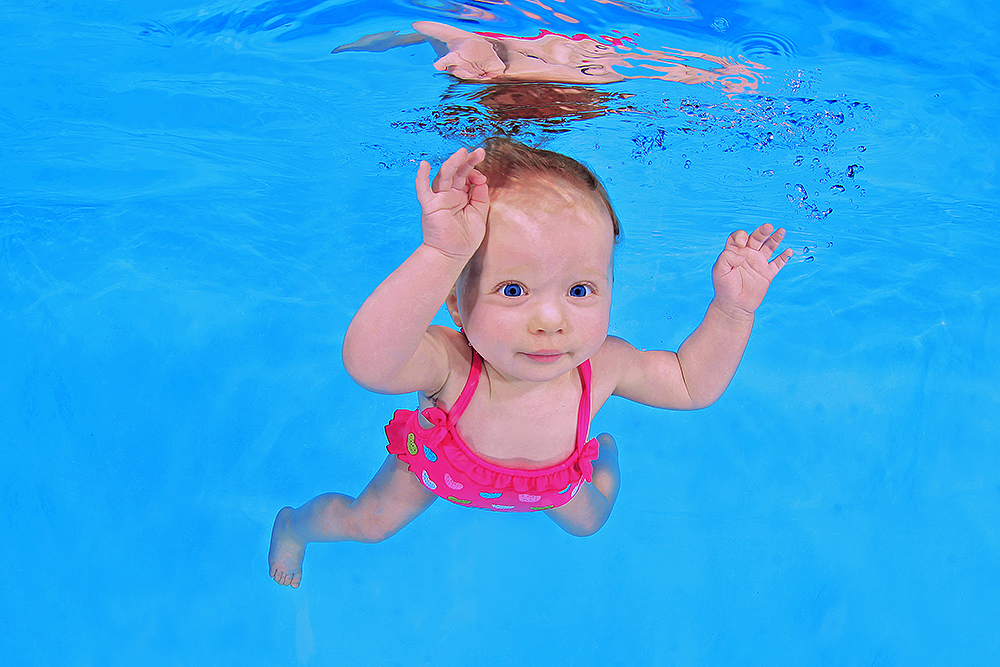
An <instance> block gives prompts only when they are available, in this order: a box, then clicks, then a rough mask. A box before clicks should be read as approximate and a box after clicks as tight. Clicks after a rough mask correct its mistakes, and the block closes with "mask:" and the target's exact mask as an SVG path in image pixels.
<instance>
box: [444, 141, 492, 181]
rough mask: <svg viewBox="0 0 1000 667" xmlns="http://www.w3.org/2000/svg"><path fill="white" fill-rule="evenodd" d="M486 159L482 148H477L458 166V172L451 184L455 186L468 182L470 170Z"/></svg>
mask: <svg viewBox="0 0 1000 667" xmlns="http://www.w3.org/2000/svg"><path fill="white" fill-rule="evenodd" d="M484 157H486V151H485V150H484V149H482V148H477V149H476V150H474V151H472V152H471V153H469V154H468V156H466V159H465V162H463V163H462V164H461V165H459V167H458V170H457V171H456V172H455V177H454V178H453V179H452V182H453V183H454V184H456V185H461V184H464V183H466V182H468V180H469V174H471V173H472V170H473V169H475V168H476V165H477V164H479V163H480V162H482V161H483V158H484Z"/></svg>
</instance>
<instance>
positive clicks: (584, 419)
mask: <svg viewBox="0 0 1000 667" xmlns="http://www.w3.org/2000/svg"><path fill="white" fill-rule="evenodd" d="M579 368H580V381H581V384H582V385H583V392H582V393H581V394H580V408H579V410H577V412H576V449H577V451H583V445H584V444H585V443H586V440H587V431H588V430H589V429H590V378H591V370H590V359H587V360H586V361H585V362H583V363H582V364H580V367H579Z"/></svg>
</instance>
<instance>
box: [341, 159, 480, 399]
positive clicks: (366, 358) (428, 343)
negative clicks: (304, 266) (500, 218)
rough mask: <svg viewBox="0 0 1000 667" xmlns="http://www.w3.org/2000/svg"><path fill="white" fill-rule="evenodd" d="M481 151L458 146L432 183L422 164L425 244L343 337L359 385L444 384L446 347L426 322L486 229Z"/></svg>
mask: <svg viewBox="0 0 1000 667" xmlns="http://www.w3.org/2000/svg"><path fill="white" fill-rule="evenodd" d="M483 155H484V152H483V150H482V149H481V148H480V149H477V150H475V151H473V152H472V153H469V152H467V151H466V150H465V149H464V148H462V149H459V150H458V151H457V152H456V153H455V154H454V155H452V156H451V157H450V158H448V160H447V161H445V163H444V164H443V165H441V170H440V171H439V172H438V175H437V177H436V178H435V179H434V183H433V185H431V183H430V182H429V176H430V170H431V167H430V165H429V164H428V163H427V162H421V163H420V168H419V170H418V171H417V199H418V200H420V207H421V211H422V216H421V226H422V228H423V243H421V244H420V246H419V247H418V248H417V249H416V250H415V251H414V252H413V254H412V255H410V257H409V258H408V259H407V260H406V261H405V262H403V264H402V265H400V267H399V268H398V269H396V270H395V271H393V272H392V274H391V275H390V276H389V277H388V278H386V279H385V280H384V281H383V282H382V284H381V285H379V286H378V287H377V288H376V289H375V291H374V292H372V294H371V296H369V297H368V299H367V300H366V301H365V302H364V304H363V305H362V306H361V308H360V309H359V310H358V313H357V314H356V315H355V316H354V319H353V320H352V321H351V324H350V326H349V327H348V329H347V334H346V335H345V337H344V350H343V356H344V367H345V368H346V369H347V372H348V373H349V374H350V375H351V377H353V378H354V380H355V381H356V382H357V383H358V384H360V385H361V386H363V387H366V388H368V389H371V390H372V391H377V392H380V393H387V394H403V393H408V392H413V391H423V392H424V393H427V394H433V393H435V392H436V391H438V390H439V389H440V388H441V387H442V386H443V385H444V382H445V380H446V379H447V374H448V363H447V362H448V353H447V350H446V348H445V344H444V341H443V340H442V338H441V335H440V334H435V330H434V329H429V328H428V327H429V326H430V323H431V320H432V319H433V318H434V315H435V314H436V313H437V311H438V310H439V309H440V308H441V304H443V303H444V301H445V299H446V298H447V296H448V294H449V292H450V291H451V288H452V286H454V284H455V282H456V281H457V280H458V277H459V275H460V274H461V272H462V269H463V268H464V267H465V264H466V263H467V262H468V261H469V258H470V257H472V255H473V254H474V253H475V251H476V249H477V248H478V247H479V244H480V243H481V242H482V240H483V236H484V234H485V232H486V213H487V211H488V210H489V193H488V190H487V187H486V178H485V177H484V176H483V175H482V174H480V173H479V172H478V171H476V170H475V166H476V165H477V164H478V163H479V162H480V161H481V160H482V159H483Z"/></svg>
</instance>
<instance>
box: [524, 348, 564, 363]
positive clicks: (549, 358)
mask: <svg viewBox="0 0 1000 667" xmlns="http://www.w3.org/2000/svg"><path fill="white" fill-rule="evenodd" d="M524 356H526V357H527V358H528V359H531V360H532V361H534V362H537V363H540V364H551V363H552V362H554V361H558V360H559V359H561V358H562V356H563V353H562V352H559V351H558V350H539V351H538V352H525V353H524Z"/></svg>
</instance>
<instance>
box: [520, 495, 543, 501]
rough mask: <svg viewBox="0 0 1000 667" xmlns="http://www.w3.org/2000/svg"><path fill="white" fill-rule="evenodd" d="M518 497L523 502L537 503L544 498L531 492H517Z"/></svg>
mask: <svg viewBox="0 0 1000 667" xmlns="http://www.w3.org/2000/svg"><path fill="white" fill-rule="evenodd" d="M517 499H518V500H520V501H521V502H522V503H537V502H538V501H539V500H541V499H542V497H541V496H535V495H532V494H530V493H519V494H517Z"/></svg>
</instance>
